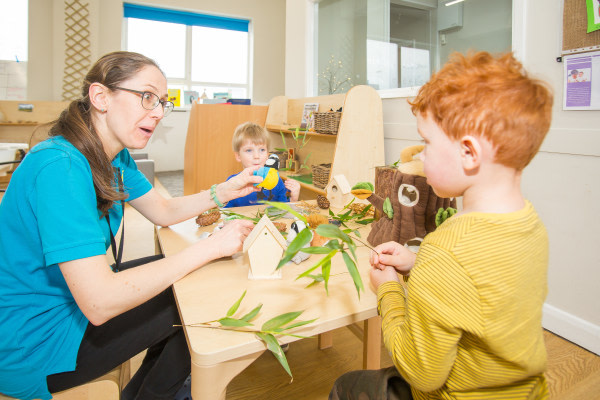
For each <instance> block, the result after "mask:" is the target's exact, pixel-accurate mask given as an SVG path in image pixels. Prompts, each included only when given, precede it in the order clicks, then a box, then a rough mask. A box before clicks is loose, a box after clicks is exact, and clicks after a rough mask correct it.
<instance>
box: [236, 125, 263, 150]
mask: <svg viewBox="0 0 600 400" xmlns="http://www.w3.org/2000/svg"><path fill="white" fill-rule="evenodd" d="M247 140H249V141H251V142H252V143H254V144H259V145H260V144H264V145H265V146H267V150H268V149H269V145H270V137H269V132H267V130H266V129H265V128H263V127H262V126H260V125H258V124H255V123H254V122H244V123H243V124H240V125H238V127H237V128H235V131H234V132H233V140H232V147H233V151H235V152H236V153H237V152H239V151H240V147H242V145H243V144H244V142H245V141H247Z"/></svg>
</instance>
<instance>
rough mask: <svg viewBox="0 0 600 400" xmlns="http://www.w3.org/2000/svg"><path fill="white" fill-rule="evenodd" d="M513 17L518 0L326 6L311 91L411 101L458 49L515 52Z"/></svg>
mask: <svg viewBox="0 0 600 400" xmlns="http://www.w3.org/2000/svg"><path fill="white" fill-rule="evenodd" d="M515 2H516V3H517V2H519V0H515ZM512 15H513V0H458V1H457V0H321V1H320V2H319V3H318V4H316V5H315V18H316V21H315V25H316V26H317V27H318V28H317V31H318V37H317V39H316V42H315V43H316V48H315V58H316V60H317V61H316V68H318V71H316V74H317V77H318V79H317V81H316V82H315V87H314V88H313V89H314V92H315V93H317V94H319V95H323V94H329V93H331V92H332V88H335V89H336V91H333V93H343V92H345V91H347V90H348V89H349V88H350V87H352V86H354V85H365V84H366V85H370V86H372V87H374V88H375V89H378V90H379V92H380V94H381V95H382V97H397V96H411V95H414V94H416V92H417V89H418V88H419V87H420V86H421V85H423V84H424V83H425V82H427V81H428V80H429V77H430V76H431V74H432V73H433V72H435V71H436V70H438V69H439V68H440V66H442V65H443V64H444V63H445V62H446V61H447V60H448V57H449V55H450V54H451V53H452V52H454V51H459V52H466V51H467V50H486V51H489V52H492V53H496V52H504V51H510V50H511V48H512V31H513V26H512ZM332 83H333V84H332Z"/></svg>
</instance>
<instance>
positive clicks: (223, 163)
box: [183, 103, 267, 196]
mask: <svg viewBox="0 0 600 400" xmlns="http://www.w3.org/2000/svg"><path fill="white" fill-rule="evenodd" d="M266 116H267V106H246V105H229V104H196V103H194V104H193V105H192V110H191V111H190V121H189V124H188V132H187V137H186V140H185V151H184V157H185V158H184V164H183V194H184V195H186V196H187V195H189V194H194V193H197V192H199V191H201V190H206V189H209V188H210V187H211V185H213V184H214V183H220V182H224V181H225V179H227V177H228V176H229V175H232V174H235V173H237V172H240V171H241V168H242V167H241V164H240V163H239V162H237V161H236V160H235V157H234V155H233V149H232V147H231V139H232V138H233V131H234V130H235V128H236V127H237V126H238V125H239V124H241V123H243V122H247V121H252V122H255V123H257V124H258V125H261V126H264V125H265V118H266Z"/></svg>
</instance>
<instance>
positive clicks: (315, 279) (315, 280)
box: [305, 274, 323, 289]
mask: <svg viewBox="0 0 600 400" xmlns="http://www.w3.org/2000/svg"><path fill="white" fill-rule="evenodd" d="M307 276H308V277H309V278H312V280H313V281H312V282H311V283H309V284H308V285H306V286H305V289H306V288H309V287H311V286H314V285H316V284H318V283H321V282H323V275H322V274H318V275H311V274H309V275H307Z"/></svg>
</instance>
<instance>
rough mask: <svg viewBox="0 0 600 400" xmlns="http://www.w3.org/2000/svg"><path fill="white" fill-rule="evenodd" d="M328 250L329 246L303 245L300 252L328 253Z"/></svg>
mask: <svg viewBox="0 0 600 400" xmlns="http://www.w3.org/2000/svg"><path fill="white" fill-rule="evenodd" d="M330 251H331V249H330V248H328V247H324V246H317V247H304V248H303V249H302V252H303V253H307V254H329V252H330Z"/></svg>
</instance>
